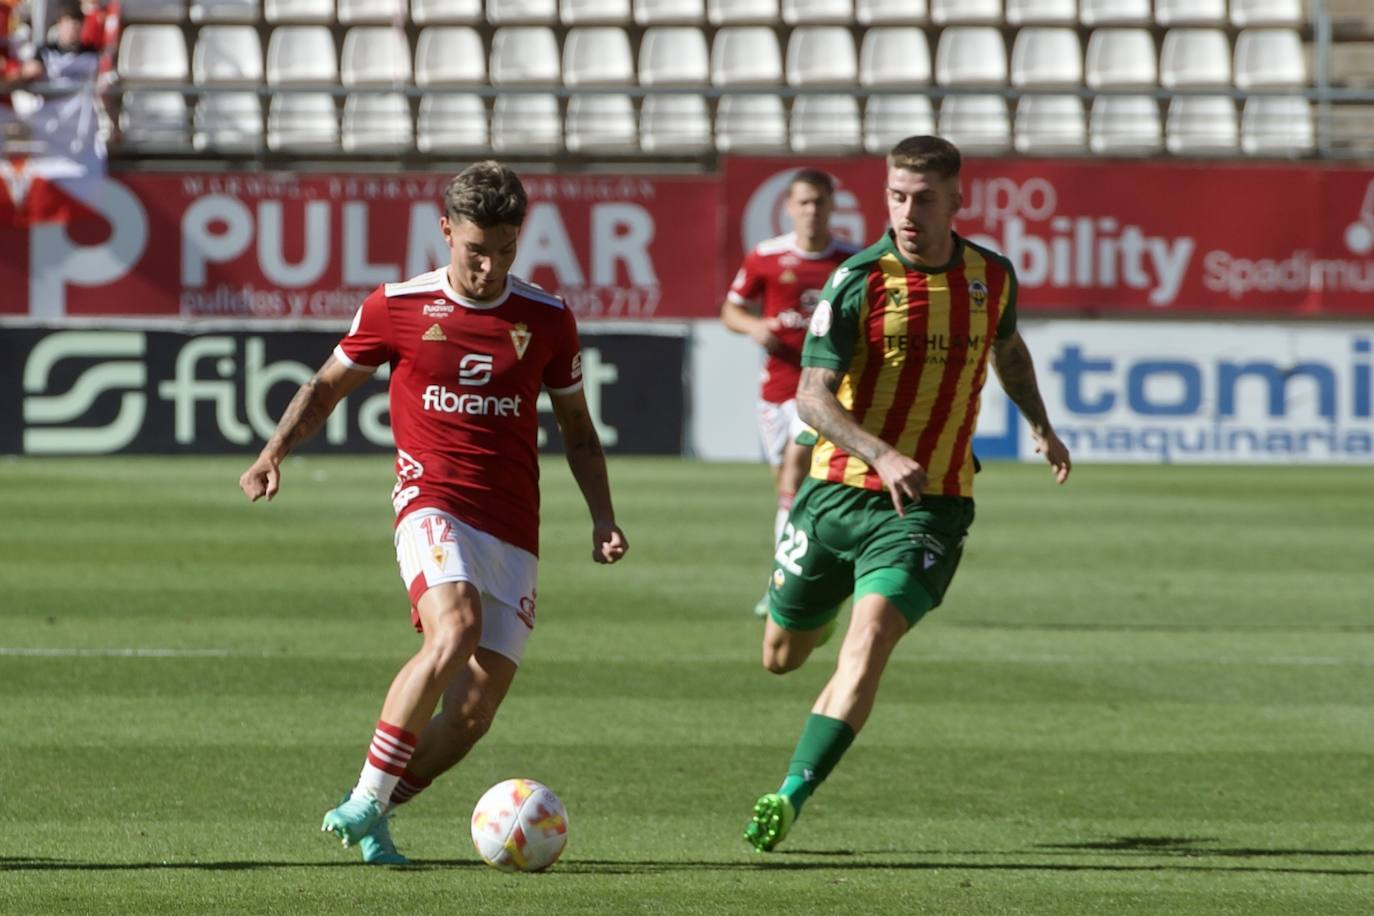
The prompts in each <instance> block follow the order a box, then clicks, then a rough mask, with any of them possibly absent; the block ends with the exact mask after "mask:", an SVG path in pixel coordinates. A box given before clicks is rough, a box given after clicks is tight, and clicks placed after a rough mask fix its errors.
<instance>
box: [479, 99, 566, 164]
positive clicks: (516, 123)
mask: <svg viewBox="0 0 1374 916" xmlns="http://www.w3.org/2000/svg"><path fill="white" fill-rule="evenodd" d="M491 145H492V149H494V150H496V151H497V152H499V153H528V154H531V155H535V154H542V155H549V154H551V153H555V152H557V151H558V149H559V147H561V146H562V145H563V120H562V118H560V117H559V114H558V99H557V97H555V96H553V95H546V94H538V95H534V94H531V95H500V96H497V97H496V107H495V108H494V109H493V110H492V115H491Z"/></svg>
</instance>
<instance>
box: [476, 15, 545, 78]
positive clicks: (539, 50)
mask: <svg viewBox="0 0 1374 916" xmlns="http://www.w3.org/2000/svg"><path fill="white" fill-rule="evenodd" d="M490 72H491V81H492V83H493V84H494V85H497V86H553V85H557V83H558V81H559V79H560V78H561V76H562V72H561V67H560V64H559V57H558V41H557V39H555V38H554V37H553V29H550V28H547V27H545V26H537V25H535V26H512V27H509V28H504V29H497V30H496V35H495V36H494V37H493V38H492V40H491V71H490Z"/></svg>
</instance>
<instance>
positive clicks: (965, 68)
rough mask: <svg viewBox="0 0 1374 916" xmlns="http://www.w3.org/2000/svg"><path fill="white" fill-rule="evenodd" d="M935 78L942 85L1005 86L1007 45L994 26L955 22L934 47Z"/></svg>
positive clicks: (942, 33)
mask: <svg viewBox="0 0 1374 916" xmlns="http://www.w3.org/2000/svg"><path fill="white" fill-rule="evenodd" d="M935 81H936V82H937V83H939V84H940V85H941V86H1003V85H1006V82H1007V47H1006V44H1005V43H1004V42H1003V41H1002V33H1001V31H1000V30H998V29H994V28H993V27H992V26H953V27H951V28H948V29H945V30H944V31H943V32H941V33H940V43H939V44H938V45H937V46H936V48H935Z"/></svg>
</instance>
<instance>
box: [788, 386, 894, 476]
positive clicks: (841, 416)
mask: <svg viewBox="0 0 1374 916" xmlns="http://www.w3.org/2000/svg"><path fill="white" fill-rule="evenodd" d="M839 387H840V373H839V372H837V371H836V370H834V369H824V368H819V367H815V366H807V367H806V368H804V369H802V377H801V384H800V385H799V386H798V387H797V411H798V413H799V414H800V415H801V418H802V420H804V421H805V422H806V423H808V424H809V425H811V426H813V427H815V429H816V431H817V432H819V433H820V434H821V435H823V436H825V438H827V439H829V440H830V441H831V442H833V443H835V444H836V445H838V446H839V447H840V448H842V449H844V450H845V451H846V452H848V453H849V454H851V455H857V456H859V457H860V458H862V459H863V460H864V461H866V462H867V463H868V464H869V466H872V465H873V462H875V461H876V460H877V459H878V456H879V455H881V454H882V453H883V452H885V451H887V450H888V449H890V448H891V447H892V446H890V445H888V444H887V443H886V442H884V441H882V440H881V439H879V438H878V437H877V436H875V435H873V434H872V433H870V432H868V431H867V430H865V429H864V428H863V427H862V426H860V425H859V424H858V423H857V422H855V420H854V415H853V414H852V413H850V412H849V411H847V410H845V409H844V407H843V406H842V405H841V404H840V402H839V400H838V399H837V398H836V397H835V391H836V389H838V388H839Z"/></svg>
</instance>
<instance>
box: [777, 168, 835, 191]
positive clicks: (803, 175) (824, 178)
mask: <svg viewBox="0 0 1374 916" xmlns="http://www.w3.org/2000/svg"><path fill="white" fill-rule="evenodd" d="M799 184H808V185H810V186H811V187H813V188H815V189H816V190H817V191H820V192H821V193H822V194H824V195H825V196H826V197H834V196H835V179H833V178H831V177H830V175H829V174H828V173H826V172H822V171H821V170H820V169H800V170H798V171H797V174H795V175H793V176H792V181H791V183H789V184H788V185H787V190H788V191H789V192H790V191H791V190H792V188H794V187H795V186H797V185H799Z"/></svg>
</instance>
